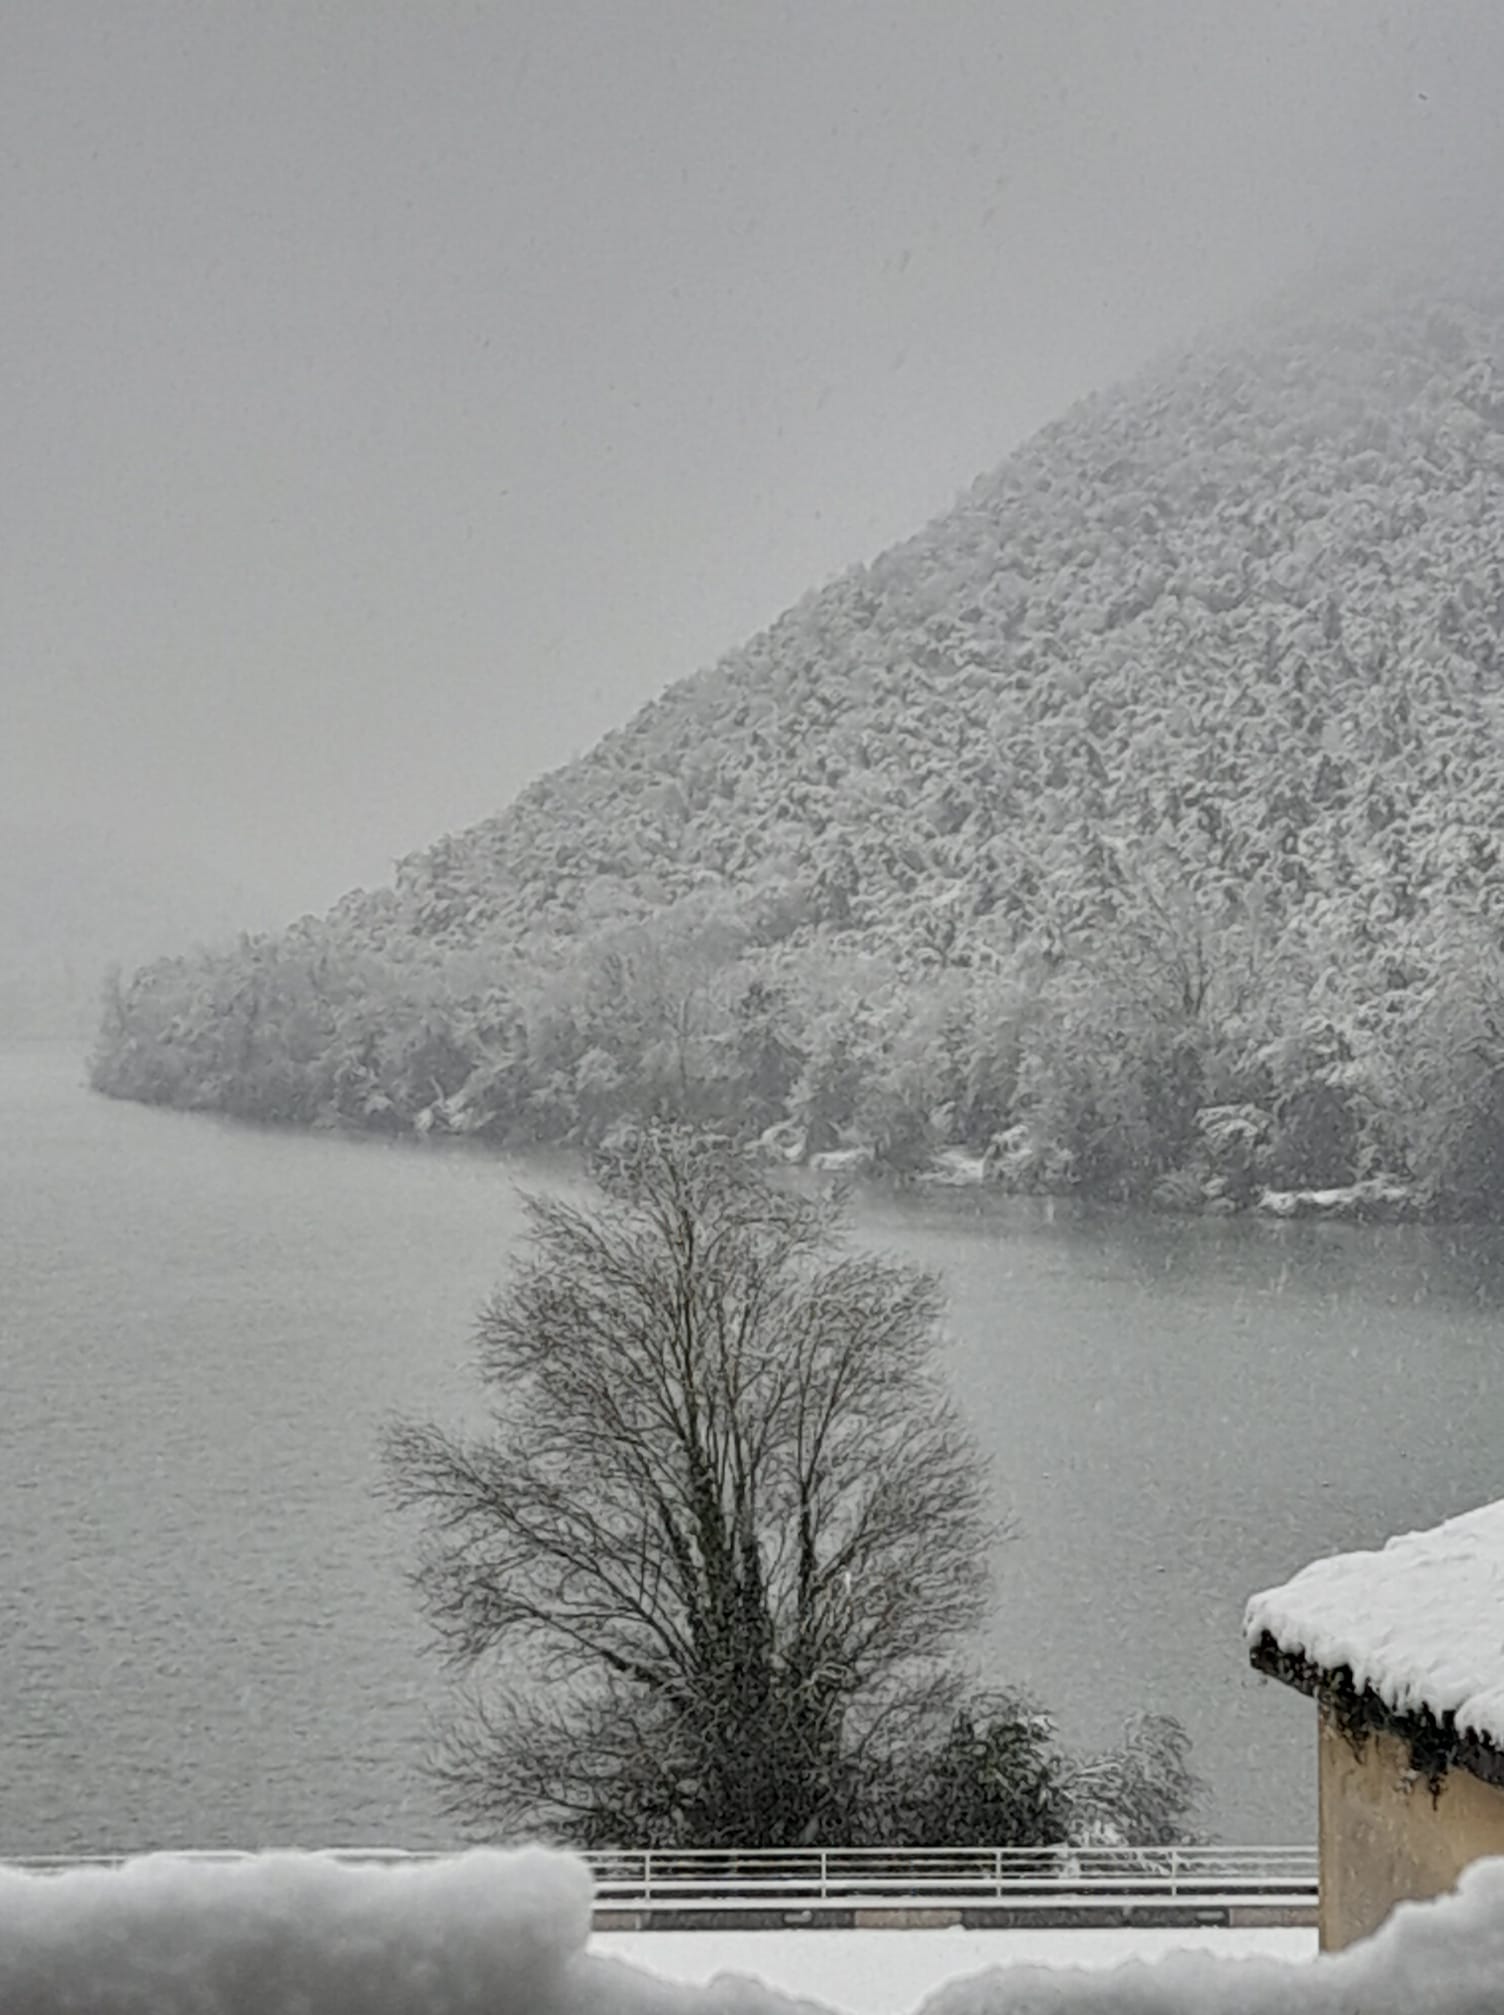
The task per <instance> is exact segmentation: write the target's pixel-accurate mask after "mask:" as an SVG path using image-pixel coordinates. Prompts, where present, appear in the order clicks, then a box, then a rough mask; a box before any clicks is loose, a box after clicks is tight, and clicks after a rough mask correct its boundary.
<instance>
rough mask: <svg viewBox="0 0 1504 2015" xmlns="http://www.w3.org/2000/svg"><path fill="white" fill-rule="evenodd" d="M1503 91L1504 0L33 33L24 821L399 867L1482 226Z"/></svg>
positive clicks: (8, 475) (16, 343)
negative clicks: (1224, 368)
mask: <svg viewBox="0 0 1504 2015" xmlns="http://www.w3.org/2000/svg"><path fill="white" fill-rule="evenodd" d="M1501 82H1504V6H1500V5H1498V4H1495V0H1478V4H1448V0H1430V4H1416V5H1384V4H1380V0H1372V4H1354V0H1298V4H1295V0H1292V4H1276V0H1228V4H1217V0H1175V4H1169V0H1097V4H1086V0H975V4H973V0H912V4H906V5H899V4H887V0H862V4H857V0H791V4H783V0H616V4H607V0H589V4H583V0H490V4H469V5H466V4H454V0H406V4H394V0H344V3H343V4H335V0H287V4H281V0H243V4H236V5H228V4H215V0H185V4H181V5H165V4H164V5H155V4H132V0H97V4H80V0H5V5H4V7H3V9H0V151H3V158H4V164H5V172H4V176H3V185H0V205H3V209H0V228H3V245H4V279H5V311H4V316H3V322H0V354H3V373H0V418H3V428H4V491H3V510H4V526H3V532H4V537H3V566H4V569H5V579H4V582H3V605H0V709H3V710H0V794H3V809H4V811H5V813H6V814H7V815H8V816H9V817H11V818H12V819H17V818H19V819H25V820H37V821H51V820H55V819H59V818H65V817H66V818H83V819H86V820H89V821H92V822H94V823H96V824H98V825H100V826H102V827H104V828H106V829H108V831H109V832H110V833H111V834H112V835H113V837H114V839H115V841H116V843H117V844H118V845H119V846H120V847H121V849H122V850H124V851H127V852H133V851H135V850H137V849H142V850H152V851H170V852H178V853H187V852H196V853H199V854H202V855H203V856H204V858H205V859H206V860H207V861H208V862H209V863H211V864H212V865H213V867H214V868H215V870H216V871H217V872H220V873H223V874H225V875H227V876H230V877H232V878H234V879H236V880H239V881H241V882H243V883H244V884H246V885H247V886H248V887H251V888H253V889H255V890H256V891H258V892H259V893H261V894H262V895H264V896H266V897H269V898H270V899H271V900H272V902H273V903H275V904H276V905H277V906H278V907H279V908H284V909H286V910H287V911H288V912H289V913H291V912H293V911H296V910H299V909H302V908H305V907H323V906H324V905H326V904H327V903H329V902H330V901H332V900H333V899H334V898H335V897H336V896H338V895H339V894H340V893H341V892H342V890H344V889H345V888H347V887H349V886H350V885H352V884H354V883H356V882H359V881H372V880H381V879H383V878H385V876H386V875H387V874H389V872H390V867H391V861H392V858H393V856H395V855H397V854H400V853H403V852H406V851H407V850H409V849H410V848H412V847H414V846H417V845H419V844H421V843H423V842H424V841H426V840H428V839H431V838H433V837H435V836H436V835H437V834H438V833H440V832H441V831H443V830H445V829H446V828H454V827H458V826H460V825H463V824H466V823H469V822H470V821H472V820H474V819H477V818H480V817H482V816H484V815H485V814H487V813H488V812H491V811H494V810H496V809H497V808H498V807H500V806H501V805H502V804H503V803H505V802H506V800H507V799H508V798H510V797H511V796H512V795H513V794H514V793H515V792H516V791H517V790H518V789H519V788H520V787H521V786H522V785H523V784H524V783H526V782H527V781H528V779H529V778H530V777H532V776H534V775H536V774H537V773H538V772H539V771H540V770H542V769H544V768H547V767H551V766H553V765H554V764H557V763H559V762H562V761H564V760H565V759H567V758H568V757H569V756H571V755H572V754H575V753H578V752H579V751H580V750H582V749H583V748H585V747H586V746H588V745H589V743H590V742H591V741H592V740H594V739H595V738H596V736H597V735H599V734H600V733H602V732H603V731H604V730H605V729H607V728H609V727H610V726H612V725H614V724H615V723H617V722H619V721H621V720H622V719H624V718H625V717H626V716H627V715H628V714H629V713H630V712H631V711H632V710H633V709H634V708H635V707H636V706H637V705H638V704H640V703H641V702H642V701H643V700H645V699H647V698H648V697H649V696H651V695H652V694H653V693H655V692H657V691H658V690H660V689H661V688H662V687H663V686H664V685H665V684H666V683H668V682H669V681H670V680H671V679H674V678H677V677H680V676H682V675H683V674H685V673H687V672H690V671H693V670H694V669H695V668H696V667H697V666H699V665H701V664H704V663H707V662H709V661H710V660H712V659H713V658H715V657H716V656H718V655H719V654H720V652H721V651H722V650H723V649H724V648H726V647H727V646H728V645H730V644H732V643H733V642H735V641H737V640H738V639H739V638H741V637H742V636H744V635H746V634H748V633H749V632H751V631H752V630H754V629H756V628H758V627H760V626H761V625H762V624H763V623H765V622H767V621H769V620H770V619H771V618H772V617H774V616H775V615H776V614H777V613H778V612H779V610H780V609H781V608H783V607H784V606H785V605H786V604H787V603H789V602H790V601H792V600H793V599H795V598H796V597H797V596H798V595H799V594H800V593H802V592H803V591H804V590H805V589H806V588H808V587H810V586H813V585H815V584H816V583H818V582H819V581H821V580H823V579H826V578H828V577H829V576H830V575H831V574H832V573H835V572H837V571H839V570H840V569H841V568H842V567H844V566H845V565H847V564H849V563H850V562H852V561H854V560H860V559H865V558H868V557H870V556H871V555H872V554H874V553H875V552H877V551H878V550H880V549H881V548H882V547H883V546H884V545H886V544H888V543H890V542H891V541H892V540H893V539H895V538H897V537H900V536H902V535H904V534H905V533H907V532H909V531H911V530H913V529H915V528H916V527H917V525H918V524H919V523H920V522H921V521H922V520H923V519H924V518H926V517H927V516H929V515H931V514H932V513H933V512H935V511H936V510H938V509H940V508H942V507H943V506H944V505H945V504H947V503H948V502H949V501H950V500H951V498H952V497H953V496H954V495H955V493H956V492H957V491H958V490H959V489H960V488H962V487H963V486H964V485H965V484H966V483H967V482H969V481H970V480H971V478H972V477H973V476H975V475H976V474H977V473H978V472H979V471H980V470H981V469H983V468H984V467H986V466H988V465H989V464H991V463H992V462H994V461H996V460H997V459H998V458H999V457H1000V456H1001V455H1002V453H1003V452H1004V451H1005V450H1006V449H1007V448H1008V447H1009V446H1010V445H1012V444H1013V443H1015V442H1016V441H1017V440H1019V439H1020V438H1021V437H1023V436H1024V435H1025V434H1027V433H1028V432H1030V431H1031V430H1032V429H1033V428H1034V427H1036V426H1037V425H1039V424H1041V423H1042V422H1043V421H1045V420H1047V419H1048V418H1050V417H1051V416H1052V415H1053V414H1054V413H1055V412H1056V411H1058V410H1059V409H1060V408H1061V407H1063V406H1064V405H1066V404H1068V403H1069V402H1070V401H1071V400H1072V399H1073V398H1075V397H1077V396H1079V395H1080V394H1082V393H1083V392H1086V391H1088V390H1090V389H1091V388H1093V387H1094V386H1097V385H1099V384H1102V383H1105V382H1108V381H1110V380H1112V379H1114V378H1116V377H1118V376H1121V375H1122V374H1123V373H1125V372H1126V371H1128V370H1130V369H1132V368H1133V367H1134V365H1136V364H1137V363H1138V362H1140V361H1141V360H1143V359H1144V358H1145V357H1146V356H1148V355H1150V354H1152V353H1153V352H1155V351H1156V350H1158V349H1160V348H1162V347H1163V346H1165V345H1166V344H1169V343H1173V342H1175V341H1176V340H1178V339H1179V338H1180V337H1182V336H1185V335H1189V334H1191V333H1192V332H1193V331H1194V330H1195V329H1196V327H1197V326H1199V325H1202V324H1205V323H1206V322H1208V321H1209V320H1217V319H1221V318H1223V317H1225V316H1227V315H1229V314H1231V313H1235V312H1237V311H1238V309H1239V308H1240V307H1241V306H1243V305H1244V304H1246V303H1248V302H1250V301H1253V300H1256V299H1257V298H1258V297H1260V296H1261V295H1263V294H1265V293H1267V292H1268V291H1269V290H1270V289H1271V288H1272V287H1273V286H1274V285H1276V284H1277V283H1278V282H1279V281H1280V280H1281V278H1282V277H1283V276H1284V275H1286V274H1287V273H1289V272H1292V271H1294V270H1297V269H1301V268H1306V267H1309V266H1310V265H1311V264H1312V263H1315V262H1320V261H1322V260H1325V259H1329V258H1333V257H1336V256H1338V254H1339V253H1340V251H1341V249H1342V248H1343V247H1344V246H1346V245H1347V244H1348V243H1349V242H1351V241H1352V240H1354V239H1355V238H1367V239H1369V240H1374V239H1376V240H1377V241H1378V242H1379V243H1380V244H1389V243H1391V242H1396V241H1397V239H1398V237H1399V235H1400V234H1401V232H1402V231H1413V230H1414V228H1415V227H1416V224H1417V222H1418V221H1420V222H1422V223H1424V222H1425V220H1428V219H1439V218H1441V217H1443V216H1445V215H1446V214H1448V213H1449V212H1450V211H1451V210H1453V209H1455V208H1456V207H1457V206H1458V205H1459V204H1461V205H1463V206H1466V204H1468V203H1469V202H1470V201H1475V200H1476V199H1477V198H1478V197H1479V196H1480V195H1481V196H1483V197H1484V198H1486V203H1487V207H1491V206H1492V204H1493V202H1494V201H1495V200H1496V197H1497V192H1498V190H1499V189H1500V188H1501V187H1504V173H1501V170H1504V159H1501V156H1500V153H1499V151H1498V143H1497V141H1496V140H1495V138H1494V134H1495V129H1496V128H1497V127H1498V126H1499V125H1500V123H1501V121H1500V114H1499V111H1498V93H1499V89H1500V85H1501ZM1483 213H1484V214H1487V209H1486V208H1485V209H1484V212H1483Z"/></svg>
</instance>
